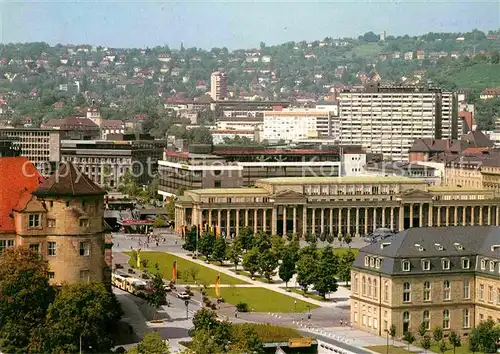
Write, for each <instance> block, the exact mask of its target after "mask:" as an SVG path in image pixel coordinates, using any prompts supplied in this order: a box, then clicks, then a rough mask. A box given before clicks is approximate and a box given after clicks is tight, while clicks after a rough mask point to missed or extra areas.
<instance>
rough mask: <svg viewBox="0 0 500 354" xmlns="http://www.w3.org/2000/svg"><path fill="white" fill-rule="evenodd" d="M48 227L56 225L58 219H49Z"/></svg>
mask: <svg viewBox="0 0 500 354" xmlns="http://www.w3.org/2000/svg"><path fill="white" fill-rule="evenodd" d="M47 227H56V219H47Z"/></svg>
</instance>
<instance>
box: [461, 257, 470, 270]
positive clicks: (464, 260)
mask: <svg viewBox="0 0 500 354" xmlns="http://www.w3.org/2000/svg"><path fill="white" fill-rule="evenodd" d="M462 268H463V269H469V268H470V260H469V258H462Z"/></svg>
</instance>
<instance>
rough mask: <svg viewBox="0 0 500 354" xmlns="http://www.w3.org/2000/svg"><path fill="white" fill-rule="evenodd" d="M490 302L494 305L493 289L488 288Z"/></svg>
mask: <svg viewBox="0 0 500 354" xmlns="http://www.w3.org/2000/svg"><path fill="white" fill-rule="evenodd" d="M488 302H489V303H493V287H492V286H491V285H490V286H488Z"/></svg>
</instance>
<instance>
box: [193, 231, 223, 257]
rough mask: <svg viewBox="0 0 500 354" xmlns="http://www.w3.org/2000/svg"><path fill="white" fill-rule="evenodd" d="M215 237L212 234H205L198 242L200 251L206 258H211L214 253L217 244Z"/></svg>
mask: <svg viewBox="0 0 500 354" xmlns="http://www.w3.org/2000/svg"><path fill="white" fill-rule="evenodd" d="M219 239H220V238H219ZM216 240H217V239H216V238H215V235H214V234H213V233H211V232H208V233H205V234H203V236H201V237H200V240H199V241H198V251H199V252H200V253H201V254H202V255H204V256H205V257H207V259H208V258H210V256H211V255H212V254H213V252H214V246H215V242H216Z"/></svg>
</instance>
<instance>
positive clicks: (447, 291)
mask: <svg viewBox="0 0 500 354" xmlns="http://www.w3.org/2000/svg"><path fill="white" fill-rule="evenodd" d="M450 299H451V284H450V281H449V280H445V281H444V282H443V300H450Z"/></svg>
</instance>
